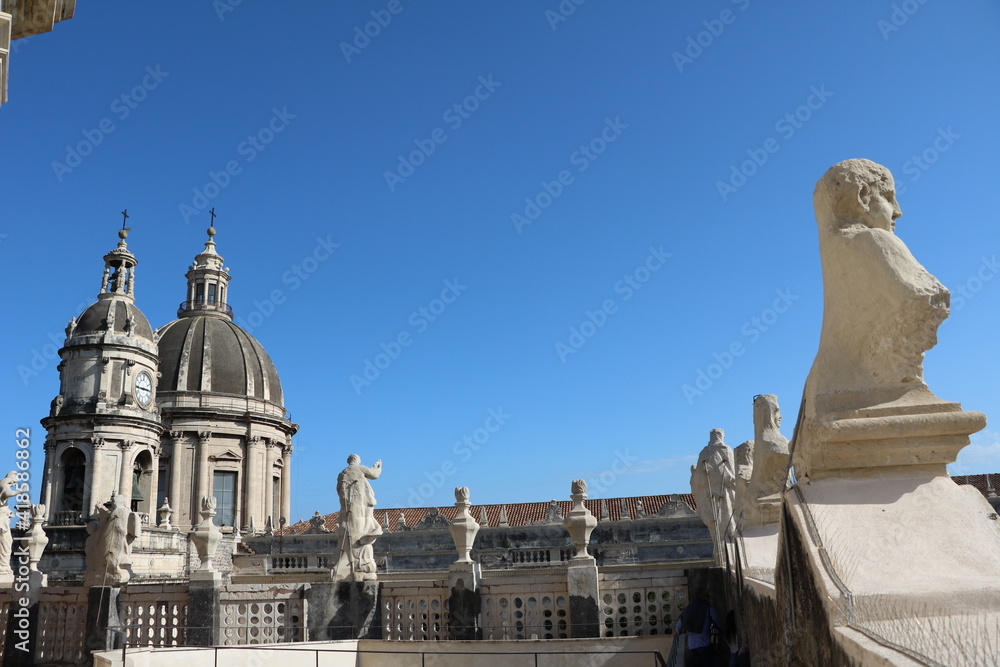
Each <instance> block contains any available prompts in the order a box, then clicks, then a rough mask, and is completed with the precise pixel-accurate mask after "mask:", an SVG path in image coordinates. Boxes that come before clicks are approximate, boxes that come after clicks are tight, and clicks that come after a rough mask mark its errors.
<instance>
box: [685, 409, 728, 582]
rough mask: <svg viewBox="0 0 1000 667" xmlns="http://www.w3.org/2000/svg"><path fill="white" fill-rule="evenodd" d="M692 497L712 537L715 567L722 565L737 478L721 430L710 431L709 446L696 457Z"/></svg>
mask: <svg viewBox="0 0 1000 667" xmlns="http://www.w3.org/2000/svg"><path fill="white" fill-rule="evenodd" d="M691 493H692V494H693V495H694V499H695V503H696V506H697V511H698V516H699V517H701V520H702V521H704V522H705V525H706V526H707V527H708V530H709V532H710V533H711V534H712V544H713V545H714V550H715V558H716V564H721V563H722V562H723V554H724V552H723V546H724V544H725V540H726V536H727V535H729V534H730V533H731V532H732V530H733V526H734V523H733V502H734V500H735V494H736V475H735V472H734V469H733V450H732V449H730V448H729V446H728V445H727V444H726V443H725V433H724V432H723V431H722V429H720V428H716V429H712V431H711V433H710V435H709V442H708V445H707V446H706V447H705V448H704V449H703V450H701V453H700V454H699V455H698V463H697V465H695V466H693V467H692V468H691Z"/></svg>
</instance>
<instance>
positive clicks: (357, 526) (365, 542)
mask: <svg viewBox="0 0 1000 667" xmlns="http://www.w3.org/2000/svg"><path fill="white" fill-rule="evenodd" d="M381 474H382V461H381V460H379V461H376V462H375V465H373V466H372V467H371V468H368V467H366V466H363V465H361V457H360V456H358V455H357V454H351V455H350V456H349V457H347V467H346V468H344V470H343V471H342V472H341V473H340V474H339V475H338V476H337V495H338V496H339V497H340V516H339V517H338V519H337V547H338V550H339V552H340V553H339V556H338V558H337V565H336V567H335V568H334V571H333V578H334V580H335V581H340V580H349V581H374V580H375V579H376V576H375V571H376V565H375V552H374V549H373V547H372V545H373V544H374V543H375V538H377V537H378V536H379V535H381V534H382V526H380V525H379V523H378V521H376V520H375V510H374V507H375V492H374V491H372V485H371V484H369V483H368V480H370V479H378V477H379V475H381Z"/></svg>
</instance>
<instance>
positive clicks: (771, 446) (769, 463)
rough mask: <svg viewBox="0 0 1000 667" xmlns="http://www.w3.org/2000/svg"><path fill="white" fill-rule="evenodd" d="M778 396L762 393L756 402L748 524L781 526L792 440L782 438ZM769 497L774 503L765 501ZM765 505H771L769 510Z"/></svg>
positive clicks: (746, 511)
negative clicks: (779, 523) (781, 509)
mask: <svg viewBox="0 0 1000 667" xmlns="http://www.w3.org/2000/svg"><path fill="white" fill-rule="evenodd" d="M780 426H781V410H780V409H779V407H778V397H777V396H775V395H774V394H760V395H759V396H757V397H755V398H754V401H753V430H754V466H753V475H752V477H751V478H750V487H749V489H748V490H747V504H746V506H745V509H744V522H745V523H746V524H747V525H759V524H761V523H777V521H778V520H779V517H780V513H779V511H778V508H779V507H780V505H781V494H782V493H783V492H784V490H785V484H786V482H787V480H788V439H787V438H786V437H785V436H783V435H781V431H779V430H778V428H779V427H780ZM765 498H768V499H770V501H771V502H765V501H764V499H765ZM764 505H768V507H767V508H765V507H764Z"/></svg>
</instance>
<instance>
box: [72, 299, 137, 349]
mask: <svg viewBox="0 0 1000 667" xmlns="http://www.w3.org/2000/svg"><path fill="white" fill-rule="evenodd" d="M112 307H114V309H115V312H114V316H113V322H114V324H113V327H112V328H113V329H114V332H115V333H119V334H125V333H127V331H126V328H127V327H128V326H129V324H128V322H129V319H130V318H134V320H133V321H134V323H135V324H134V326H135V331H133V332H132V333H133V334H134V335H136V336H142V337H143V338H146V339H148V340H153V328H152V327H151V326H149V320H147V319H146V316H145V315H143V314H142V311H140V310H139V309H138V308H136V307H135V306H134V305H132V304H131V303H129V302H128V301H125V300H124V299H101V300H99V301H96V302H94V303H92V304H90V305H89V306H88V307H87V309H86V310H85V311H83V313H82V314H81V315H80V317H79V319H77V321H76V333H77V334H84V333H91V332H94V331H107V330H108V313H109V311H110V310H111V308H112Z"/></svg>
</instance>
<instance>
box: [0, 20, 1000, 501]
mask: <svg viewBox="0 0 1000 667" xmlns="http://www.w3.org/2000/svg"><path fill="white" fill-rule="evenodd" d="M231 4H232V3H230V2H228V1H227V0H220V1H218V2H215V3H212V2H209V1H208V0H205V1H203V2H182V3H168V4H164V3H154V4H146V3H111V2H95V1H93V0H81V1H80V2H79V3H78V9H77V13H76V17H75V18H73V19H72V20H70V21H66V22H64V23H61V24H59V25H57V26H56V28H55V30H54V31H53V32H51V33H48V34H44V35H41V36H37V37H33V38H29V39H27V40H21V41H19V42H15V49H16V51H15V52H14V53H13V55H12V57H11V67H10V90H9V94H10V100H9V103H8V104H6V105H4V107H3V108H2V109H0V128H2V133H3V134H2V136H3V143H2V148H0V151H2V156H3V161H4V166H5V169H4V175H3V179H2V186H0V187H2V190H0V196H2V202H3V211H4V216H3V219H2V220H0V233H2V234H3V237H2V239H0V253H2V257H3V261H2V263H0V267H2V268H0V270H2V272H3V275H4V282H5V284H6V285H7V294H8V299H9V302H10V306H9V312H8V316H7V322H8V324H7V326H5V327H4V328H3V332H2V334H0V335H2V343H3V345H2V349H3V350H4V351H5V358H6V360H7V363H6V370H5V372H6V379H5V382H4V384H5V386H6V391H5V400H4V402H5V406H6V409H5V410H4V411H3V418H2V419H3V433H4V437H5V438H7V440H8V442H9V443H11V444H10V445H9V446H8V447H7V448H6V450H5V451H11V450H12V449H13V440H14V430H15V428H17V427H20V426H25V425H27V426H30V427H32V435H33V439H34V445H33V448H32V452H33V455H34V456H35V457H36V458H35V461H36V462H37V465H36V467H35V471H36V474H37V475H38V478H39V479H38V480H37V481H38V482H40V473H41V462H42V457H43V452H42V441H43V439H44V431H43V429H42V428H41V427H40V426H39V425H38V420H39V419H40V418H42V417H43V416H45V414H47V410H48V406H49V402H50V400H51V399H52V398H53V396H54V395H55V394H56V393H57V390H58V384H57V372H56V362H55V361H53V360H52V359H51V354H52V353H53V351H54V348H55V347H58V344H59V343H61V341H62V333H63V327H64V326H65V325H66V322H67V321H68V320H69V318H70V317H72V316H73V315H75V314H78V313H79V312H80V310H81V309H82V307H83V306H85V305H86V304H88V303H90V302H91V301H92V300H93V299H94V298H95V296H96V293H97V291H98V288H99V286H100V275H101V269H102V266H103V264H102V260H101V257H102V255H103V254H104V253H105V252H107V251H108V250H110V249H111V248H112V247H113V246H114V244H115V242H116V240H117V239H116V237H115V231H116V229H117V228H118V226H119V223H120V216H119V215H118V212H119V211H121V210H122V209H123V208H126V207H127V208H128V210H129V213H130V214H131V216H132V218H131V219H130V221H129V222H130V224H131V225H132V227H133V231H132V233H131V236H130V237H129V246H130V248H131V249H132V251H133V252H134V253H135V254H136V256H137V257H138V258H139V261H140V264H139V271H138V281H137V288H136V289H137V297H138V301H137V302H138V305H139V306H140V308H141V309H142V310H143V311H144V312H145V314H146V316H147V317H148V318H149V320H150V322H151V323H152V324H153V325H154V326H161V325H163V324H165V323H167V322H169V321H170V320H172V319H174V317H175V310H176V307H177V304H178V303H179V302H180V301H181V300H182V299H183V298H184V286H185V280H184V272H185V270H186V268H187V266H188V264H189V263H190V262H191V259H192V257H193V256H194V255H195V254H196V253H197V252H199V250H200V249H201V248H202V243H203V242H204V239H205V232H204V230H205V228H206V227H207V226H208V221H209V218H208V215H207V208H209V207H211V206H214V207H215V208H216V210H217V212H218V214H219V218H218V220H217V227H218V230H219V235H218V236H217V241H218V244H219V251H220V253H221V254H222V255H223V256H224V257H225V258H226V262H227V264H228V265H229V266H230V267H231V272H232V275H233V280H232V283H231V296H230V302H231V304H232V305H233V307H234V309H235V310H236V314H237V316H238V317H239V318H240V321H241V322H243V323H245V324H246V325H247V328H248V329H250V330H251V331H252V333H253V335H254V336H255V337H257V338H258V340H260V342H261V343H262V344H263V345H264V346H265V348H266V349H267V350H268V351H269V353H270V354H271V357H272V358H273V360H274V362H275V364H276V365H277V367H278V371H279V373H280V374H281V378H282V381H283V385H284V390H285V397H286V407H287V408H288V410H290V411H291V413H292V416H293V419H294V421H295V422H297V423H299V424H300V425H301V430H300V432H299V434H298V435H297V436H296V438H295V448H296V449H295V454H294V458H293V475H294V477H293V482H294V491H293V517H292V519H294V520H297V519H300V518H303V517H306V516H308V515H310V514H312V512H313V511H314V510H321V511H323V512H330V511H335V510H336V497H335V493H334V491H333V488H332V487H333V484H332V479H333V475H335V474H336V472H338V471H339V470H340V469H341V468H342V467H343V466H344V461H345V458H346V457H347V455H348V454H350V453H352V452H357V453H359V454H360V455H361V456H362V458H363V460H364V461H365V462H366V463H370V462H372V461H373V460H374V459H376V458H381V459H382V460H383V461H384V465H385V472H384V474H383V477H382V478H381V479H380V480H379V481H378V482H376V484H375V486H376V492H377V495H378V498H379V504H380V506H382V507H392V506H407V505H410V504H415V503H416V502H419V504H421V505H431V504H438V505H444V504H451V503H452V502H454V497H453V495H452V489H453V487H455V486H456V485H467V486H469V487H471V490H472V500H473V502H474V503H500V502H517V501H530V500H548V499H551V498H565V497H568V494H569V490H570V481H571V480H572V479H574V478H580V477H583V478H586V479H589V480H592V481H594V482H596V484H592V485H591V496H592V497H615V496H623V495H640V494H656V493H679V492H686V491H687V490H688V476H689V466H690V465H691V464H692V463H693V462H694V460H695V457H696V455H697V453H698V451H699V450H700V449H701V448H702V447H703V446H704V445H705V444H706V443H707V441H708V432H709V430H710V429H712V428H716V427H719V428H723V429H725V431H726V434H727V441H728V442H729V444H730V445H732V446H736V445H738V444H739V443H740V442H742V441H743V440H746V439H749V438H751V437H752V415H751V399H752V397H753V395H754V394H758V393H775V394H777V395H778V396H779V399H780V400H781V403H782V405H783V406H784V411H785V428H784V431H785V433H786V435H787V436H789V437H790V436H791V432H792V425H793V424H794V421H795V413H796V409H797V406H798V403H799V398H800V395H801V390H802V384H803V380H804V379H805V376H806V374H807V372H808V370H809V366H810V364H811V362H812V358H813V355H814V354H815V350H816V347H817V343H818V334H819V328H820V323H821V313H822V302H821V298H822V283H821V275H820V268H819V258H818V253H817V235H816V228H815V221H814V218H813V211H812V202H811V196H812V190H813V186H814V184H815V182H816V181H817V180H818V179H819V177H820V176H821V175H822V174H823V172H824V171H825V170H826V169H827V167H829V166H830V165H832V164H834V163H835V162H838V161H840V160H843V159H846V158H851V157H867V158H870V159H872V160H875V161H877V162H880V163H882V164H884V165H886V166H888V167H889V168H890V169H891V170H892V171H893V172H894V173H895V175H896V179H897V183H899V185H900V194H899V200H900V202H901V205H902V209H903V214H904V215H903V217H902V218H901V220H900V222H899V225H898V226H897V232H898V234H899V235H900V237H901V238H902V239H903V240H904V241H905V242H906V243H907V244H908V245H909V247H910V249H911V250H912V251H913V253H914V255H915V256H916V257H917V259H918V260H920V261H921V262H922V263H923V264H924V265H925V266H926V267H927V268H928V269H929V270H930V271H931V272H932V273H933V274H935V275H936V276H937V277H938V278H939V279H940V280H941V281H942V282H944V283H945V284H946V285H947V286H948V287H949V288H951V289H952V292H953V308H952V316H951V318H950V319H949V320H948V321H947V322H946V323H945V324H944V325H943V326H942V327H941V330H940V336H939V338H940V343H939V345H938V347H937V348H935V349H934V350H932V351H931V352H930V353H929V354H928V357H927V362H926V378H927V380H928V383H929V385H930V387H931V389H932V390H934V391H935V392H936V393H937V394H938V395H939V396H941V397H942V398H945V399H949V400H955V401H960V402H962V403H963V405H964V406H965V407H966V408H968V409H975V410H981V411H983V412H985V413H986V414H987V416H988V418H990V420H991V422H992V420H994V419H996V418H1000V413H998V407H1000V406H998V398H1000V389H998V387H997V383H996V380H995V375H994V374H995V372H996V369H997V368H998V367H1000V347H998V346H997V344H996V339H997V333H996V332H997V330H998V328H1000V327H998V325H1000V322H998V313H1000V275H998V273H1000V266H998V265H997V264H996V263H995V261H994V260H995V258H997V257H998V256H1000V243H998V234H997V231H996V219H995V216H996V214H995V210H996V201H995V200H996V196H997V188H996V182H997V155H998V154H1000V133H998V130H997V118H998V117H1000V87H998V85H997V84H998V80H997V79H998V72H1000V8H998V6H997V5H996V4H995V3H992V2H987V1H986V0H979V1H974V0H954V1H952V2H942V1H940V0H936V1H935V0H932V1H930V2H925V3H923V4H921V3H919V2H917V1H916V0H908V1H907V2H901V3H900V2H897V3H893V2H888V1H885V2H871V1H866V2H861V1H860V0H854V1H849V2H840V3H791V2H785V3H764V2H761V1H759V0H751V1H749V2H747V1H746V0H740V2H730V1H728V0H715V1H713V2H702V3H668V2H658V3H653V2H615V3H611V2H597V1H596V0H591V1H590V2H585V3H583V4H581V5H579V6H577V5H575V4H573V3H571V2H569V1H564V2H562V6H563V8H564V9H565V8H569V7H575V11H573V13H572V14H570V15H569V16H562V15H561V14H559V13H558V12H559V11H560V10H559V8H560V3H559V2H557V1H556V0H550V1H548V2H530V3H529V2H523V3H507V2H491V3H466V2H426V1H424V2H418V1H413V0H399V2H398V3H396V2H382V1H378V2H364V3H362V2H338V3H321V2H301V3H287V4H283V5H282V6H281V7H280V8H279V7H276V6H275V5H274V4H273V3H270V4H268V3H265V4H261V3H253V2H243V3H241V4H237V5H236V6H231ZM228 10H231V11H228ZM394 10H395V12H396V13H393V11H394ZM907 11H909V12H910V13H907ZM373 12H374V14H373ZM562 19H565V20H562ZM377 20H381V21H382V22H383V23H385V25H384V26H382V25H377V24H376V23H370V22H372V21H377ZM366 29H367V30H368V32H369V33H371V34H374V35H375V36H373V37H359V36H358V35H359V33H361V34H363V33H364V32H365V30H366ZM345 45H346V46H345ZM123 95H124V96H125V97H124V98H123ZM456 105H458V108H457V109H456ZM415 152H416V153H415ZM83 153H86V154H85V155H83ZM401 156H402V157H401ZM753 159H756V161H757V163H760V164H755V163H753V162H748V163H746V164H744V162H746V161H747V160H753ZM401 160H402V161H403V162H404V163H405V164H401ZM227 166H228V167H229V168H230V172H231V173H228V174H225V173H224V172H226V170H227ZM741 169H742V171H743V172H745V174H749V176H745V175H744V174H739V175H734V170H735V171H736V172H739V171H740V170H741ZM212 174H215V177H214V179H215V182H213V176H212ZM387 174H390V175H387ZM720 183H725V184H726V185H724V186H720ZM216 184H220V185H222V186H223V187H216ZM196 191H197V192H196ZM534 207H537V208H534ZM331 244H339V246H338V247H336V248H335V249H334V250H333V251H332V253H330V251H329V250H328V248H329V247H331ZM328 253H329V254H328ZM666 255H669V257H665V256H666ZM317 257H319V258H326V259H324V260H323V261H318V260H316V258H317ZM629 281H631V283H632V284H630V282H629ZM449 285H453V286H451V287H449ZM959 289H961V290H964V291H965V293H966V295H967V297H963V298H961V299H960V298H958V297H959V295H960V292H959ZM443 291H445V292H446V293H445V296H446V297H447V299H448V300H450V301H451V303H447V304H446V303H444V302H443V301H441V302H436V301H435V300H436V299H440V298H441V296H442V292H443ZM274 296H277V297H278V298H277V299H275V300H273V301H272V298H273V297H274ZM776 300H777V303H776ZM775 306H777V310H772V309H774V308H775ZM421 308H425V309H428V311H427V312H428V313H429V314H430V316H431V317H433V321H432V320H431V319H430V317H428V316H426V315H424V314H421V310H420V309H421ZM778 310H780V311H783V312H780V313H779V312H777V311H778ZM598 311H602V312H598ZM588 312H590V313H591V315H590V316H589V317H588V314H587V313H588ZM435 313H436V314H435ZM755 318H757V319H756V320H755ZM587 321H597V322H600V323H601V325H600V326H597V325H596V324H594V325H593V326H591V325H590V324H584V323H585V322H587ZM572 328H576V330H577V331H581V330H582V333H581V334H579V335H580V336H583V337H582V338H576V337H574V335H573V334H572V331H571V329H572ZM400 334H403V339H404V340H405V341H408V342H409V345H407V346H405V347H400V349H399V353H398V354H397V356H396V358H394V359H391V360H390V359H389V358H388V357H382V358H377V355H379V354H380V353H382V352H383V347H382V345H383V344H385V347H386V348H389V349H390V350H392V351H394V352H395V349H394V348H393V346H392V345H391V344H390V343H391V342H392V341H394V340H398V338H399V336H400ZM586 334H591V335H589V336H588V335H586ZM50 336H52V337H53V338H54V339H55V340H56V341H57V344H56V345H54V346H52V345H50ZM581 343H582V346H581ZM560 344H561V345H562V346H565V347H560V346H559V345H560ZM734 344H737V346H736V349H737V350H738V351H740V352H741V354H739V355H738V356H735V357H733V358H732V359H731V360H730V359H728V358H727V357H726V354H727V353H728V352H727V351H728V350H729V349H730V348H731V347H732V346H733V345H734ZM574 345H576V346H577V347H574ZM567 350H572V352H569V351H567ZM36 353H37V354H36ZM716 355H717V356H718V358H720V359H721V360H722V362H723V363H725V365H727V366H728V367H727V368H725V369H722V368H721V367H718V368H714V367H712V364H713V363H719V362H718V361H717V360H716ZM47 357H48V358H47ZM366 361H371V362H372V363H373V364H375V363H377V362H379V363H381V365H382V366H384V368H383V369H381V370H380V371H379V374H378V376H377V377H375V378H374V380H373V381H371V383H370V384H368V385H364V384H362V383H361V382H359V381H356V380H355V381H352V378H351V376H352V375H355V376H358V377H360V378H362V379H364V372H365V367H366ZM730 361H731V363H730ZM386 362H390V363H388V364H387V363H386ZM33 363H34V365H35V366H38V367H39V368H38V372H37V374H32V373H27V372H26V369H31V368H32V364H33ZM699 371H701V372H704V373H710V374H711V375H713V376H715V377H714V378H706V379H703V380H702V382H701V387H702V388H703V391H702V393H701V394H698V395H696V394H693V393H692V392H690V391H688V392H687V394H686V392H685V390H684V386H685V385H690V386H692V387H694V388H695V389H698V386H697V385H696V381H697V379H698V377H699ZM369 377H374V372H373V371H372V370H369ZM491 410H492V411H494V412H495V413H497V414H502V415H503V417H502V421H503V424H502V425H501V424H499V423H498V422H497V421H488V420H489V419H490V417H491ZM486 425H489V426H490V427H493V428H494V432H492V433H489V432H487V431H479V432H477V429H481V428H484V427H485V426H486ZM497 427H499V428H497ZM987 431H988V433H985V434H980V435H977V436H975V438H974V440H973V443H974V444H973V446H972V447H970V448H967V449H966V450H965V451H964V452H963V455H962V457H961V458H960V460H959V463H958V464H957V465H956V466H953V471H954V472H958V473H967V472H994V471H1000V436H998V435H997V431H1000V429H997V428H996V427H994V426H992V425H991V426H989V427H987ZM477 436H478V438H479V439H480V441H481V444H479V447H478V450H474V449H472V448H471V447H468V446H467V445H465V444H460V445H458V446H456V443H461V442H462V440H463V438H466V437H468V438H470V439H472V440H471V441H472V442H473V443H475V442H476V441H475V438H476V437H477ZM12 461H13V459H11V461H10V462H9V463H12ZM442 470H443V471H444V472H442ZM602 473H603V475H604V478H603V479H604V482H601V481H600V480H601V475H602ZM421 484H424V486H423V488H421Z"/></svg>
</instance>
